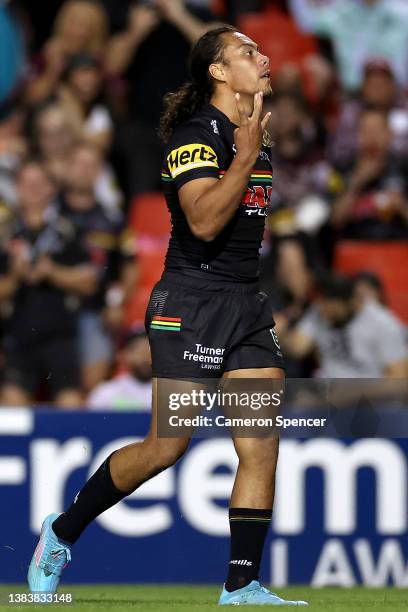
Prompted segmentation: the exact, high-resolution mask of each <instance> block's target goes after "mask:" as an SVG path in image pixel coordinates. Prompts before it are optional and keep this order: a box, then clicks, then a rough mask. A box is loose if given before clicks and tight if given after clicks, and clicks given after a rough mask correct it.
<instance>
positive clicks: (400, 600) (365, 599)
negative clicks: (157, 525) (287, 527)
mask: <svg viewBox="0 0 408 612" xmlns="http://www.w3.org/2000/svg"><path fill="white" fill-rule="evenodd" d="M17 592H18V593H21V592H27V590H26V588H25V587H19V586H16V585H12V586H10V587H7V586H4V585H2V586H0V597H1V601H2V603H3V602H4V601H5V600H6V599H5V598H6V596H7V594H8V593H17ZM61 592H71V593H73V595H74V597H75V605H74V608H75V611H77V610H78V611H79V610H86V611H88V612H91V611H94V610H118V611H122V610H127V611H129V610H146V612H189V611H193V612H209V611H210V610H217V609H219V608H218V606H217V605H216V603H214V602H217V599H218V596H219V588H218V587H202V586H133V585H121V586H113V585H91V586H72V587H69V586H66V585H64V588H62V589H61ZM279 594H280V595H282V596H283V597H285V598H286V599H305V600H307V601H309V603H310V607H309V608H308V609H309V610H310V611H311V612H312V610H313V612H314V611H315V610H316V611H319V612H320V611H321V612H323V611H324V612H361V611H363V610H364V611H365V610H367V611H371V610H378V611H380V610H381V612H399V611H401V612H402V611H404V612H407V610H408V589H394V588H389V589H368V588H353V589H334V588H325V589H311V588H309V587H297V588H286V589H279ZM52 607H55V608H59V609H62V610H63V609H67V610H69V609H72V606H66V605H62V604H59V605H53V606H52ZM246 609H248V610H256V609H259V608H258V607H256V606H246ZM0 610H8V611H9V612H10V611H11V610H25V611H27V610H44V606H38V605H33V604H30V605H12V606H10V605H0Z"/></svg>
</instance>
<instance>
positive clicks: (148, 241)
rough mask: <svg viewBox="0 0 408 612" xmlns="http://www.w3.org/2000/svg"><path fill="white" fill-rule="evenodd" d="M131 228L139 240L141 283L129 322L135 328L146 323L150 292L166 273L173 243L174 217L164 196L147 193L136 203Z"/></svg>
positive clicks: (128, 312) (129, 311) (128, 311)
mask: <svg viewBox="0 0 408 612" xmlns="http://www.w3.org/2000/svg"><path fill="white" fill-rule="evenodd" d="M129 228H130V230H131V231H132V232H133V233H134V235H135V237H136V251H137V262H138V268H139V280H138V284H137V287H136V289H135V292H134V295H133V296H132V298H131V300H130V301H129V303H128V305H127V308H126V313H125V319H126V323H127V324H128V325H134V324H138V323H141V322H143V320H144V315H145V310H146V306H147V303H148V300H149V296H150V292H151V290H152V288H153V286H154V285H155V283H156V282H157V281H158V280H159V278H160V276H161V273H162V271H163V264H164V258H165V255H166V251H167V246H168V242H169V236H170V229H171V224H170V216H169V213H168V210H167V207H166V202H165V200H164V197H163V195H162V194H161V193H146V194H143V195H140V196H137V197H136V198H135V199H134V200H133V202H132V204H131V209H130V214H129Z"/></svg>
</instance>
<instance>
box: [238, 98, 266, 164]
mask: <svg viewBox="0 0 408 612" xmlns="http://www.w3.org/2000/svg"><path fill="white" fill-rule="evenodd" d="M235 99H236V104H237V109H238V115H239V128H237V129H236V130H235V131H234V140H235V146H236V149H237V158H239V159H241V160H242V162H243V163H244V164H248V165H250V166H251V167H252V166H253V165H254V164H255V162H256V160H257V158H258V156H259V152H260V149H261V146H262V137H263V133H264V131H265V128H266V125H267V123H268V121H269V118H270V116H271V113H267V114H266V115H265V117H264V118H263V119H261V114H262V104H263V94H262V92H258V93H256V94H255V96H254V107H253V111H252V115H250V116H249V117H248V114H247V111H246V109H245V106H244V105H243V103H242V100H241V96H240V95H239V94H238V93H237V94H235Z"/></svg>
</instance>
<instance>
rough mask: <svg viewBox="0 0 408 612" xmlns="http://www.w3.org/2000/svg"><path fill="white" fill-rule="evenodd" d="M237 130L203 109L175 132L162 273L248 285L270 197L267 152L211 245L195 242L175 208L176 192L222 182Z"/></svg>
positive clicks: (168, 157) (169, 154) (168, 161)
mask: <svg viewBox="0 0 408 612" xmlns="http://www.w3.org/2000/svg"><path fill="white" fill-rule="evenodd" d="M236 128H237V126H236V125H234V124H233V123H232V122H231V121H230V120H229V119H228V117H227V116H226V115H224V113H222V112H221V111H220V110H218V109H217V108H216V107H215V106H212V105H211V104H207V105H206V106H205V107H204V108H203V109H201V111H200V112H199V113H198V114H197V115H195V116H194V117H192V118H191V119H190V120H188V121H186V122H185V123H184V124H183V125H181V126H180V127H179V128H177V129H176V130H175V131H174V134H173V135H172V138H171V140H170V142H169V144H168V146H167V148H166V153H165V160H164V167H163V172H162V180H163V184H164V192H165V196H166V200H167V206H168V208H169V211H170V214H171V220H172V232H171V238H170V243H169V248H168V252H167V257H166V263H165V269H166V270H168V271H172V272H179V273H182V274H183V275H187V276H193V277H195V278H202V279H206V280H210V279H213V280H223V281H230V282H253V281H254V280H256V279H257V277H258V273H259V271H258V268H259V249H260V246H261V242H262V238H263V234H264V227H265V216H266V214H267V211H268V207H269V202H270V198H271V194H272V165H271V161H270V148H269V147H266V146H262V148H261V150H260V152H259V157H258V159H257V161H256V163H255V165H254V168H253V170H252V173H251V177H250V180H249V183H248V187H247V189H246V190H245V192H244V193H243V196H242V201H241V203H240V205H239V206H238V207H237V211H236V213H235V214H234V216H233V218H232V219H231V220H230V221H229V223H228V224H227V225H226V226H225V227H224V229H223V230H222V231H221V232H220V233H219V234H218V236H217V237H216V238H215V239H214V240H213V241H211V242H205V241H203V240H199V239H198V238H196V237H195V236H194V235H193V233H192V231H191V230H190V227H189V225H188V222H187V219H186V216H185V214H184V212H183V210H182V208H181V206H180V201H179V198H178V189H180V187H181V186H182V185H184V184H185V183H187V182H188V181H192V180H194V179H198V178H203V177H214V178H217V179H220V180H222V178H223V176H224V174H225V172H226V171H227V170H228V168H229V167H230V165H231V162H232V160H233V159H234V155H235V153H236V148H235V144H234V130H235V129H236Z"/></svg>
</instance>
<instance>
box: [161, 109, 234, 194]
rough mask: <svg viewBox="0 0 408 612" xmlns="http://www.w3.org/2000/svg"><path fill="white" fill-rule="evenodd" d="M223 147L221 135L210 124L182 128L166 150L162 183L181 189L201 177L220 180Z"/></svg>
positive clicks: (199, 121)
mask: <svg viewBox="0 0 408 612" xmlns="http://www.w3.org/2000/svg"><path fill="white" fill-rule="evenodd" d="M207 123H208V126H207ZM223 147H224V145H223V142H222V140H221V138H220V136H219V135H218V136H217V134H215V133H214V132H213V131H212V128H211V124H210V122H209V121H208V122H205V121H201V120H196V121H190V122H188V123H186V124H184V125H182V126H180V127H179V128H178V129H177V130H176V131H175V133H174V135H173V137H172V139H171V141H170V144H169V146H168V147H167V150H166V154H165V160H164V170H163V180H167V181H173V182H174V184H175V186H176V188H177V189H180V187H182V186H183V185H184V184H185V183H188V182H189V181H193V180H195V179H198V178H204V177H212V178H216V179H218V178H219V175H220V168H221V164H222V160H223V156H224V151H223Z"/></svg>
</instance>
